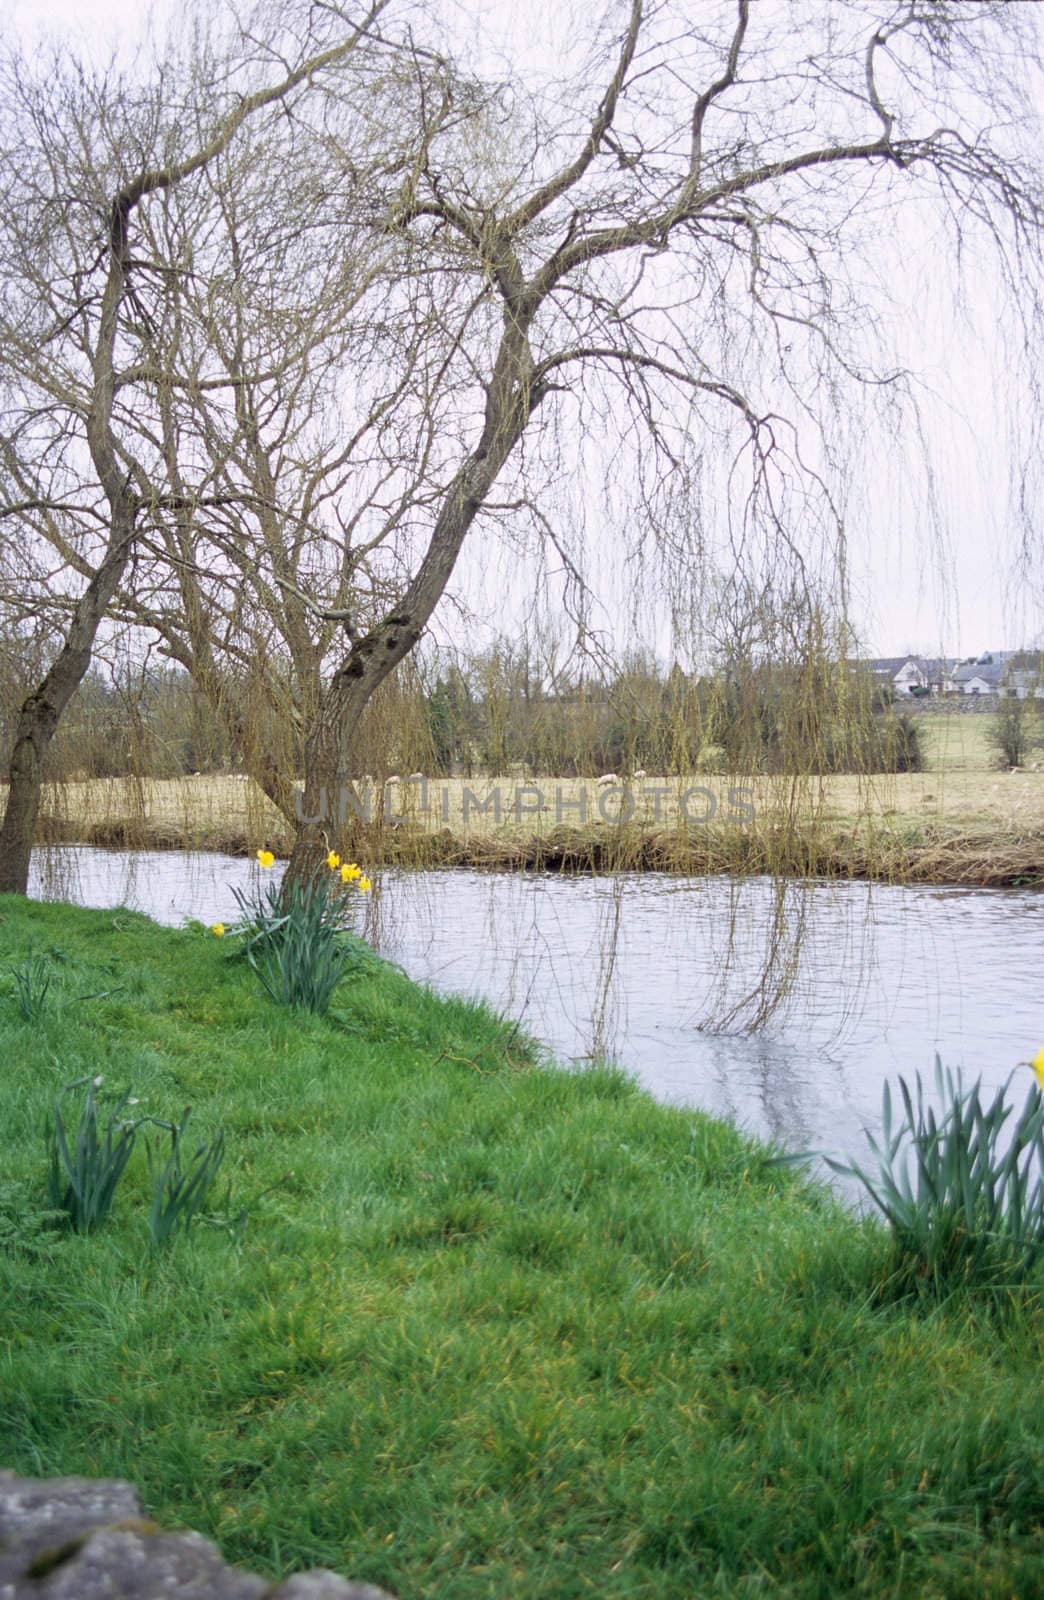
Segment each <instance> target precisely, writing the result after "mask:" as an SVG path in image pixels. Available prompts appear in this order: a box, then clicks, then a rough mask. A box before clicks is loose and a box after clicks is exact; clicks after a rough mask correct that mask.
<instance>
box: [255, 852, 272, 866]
mask: <svg viewBox="0 0 1044 1600" xmlns="http://www.w3.org/2000/svg"><path fill="white" fill-rule="evenodd" d="M257 859H258V860H259V861H260V863H261V865H262V866H263V867H273V866H275V856H274V855H273V854H272V852H271V850H259V851H258V852H257Z"/></svg>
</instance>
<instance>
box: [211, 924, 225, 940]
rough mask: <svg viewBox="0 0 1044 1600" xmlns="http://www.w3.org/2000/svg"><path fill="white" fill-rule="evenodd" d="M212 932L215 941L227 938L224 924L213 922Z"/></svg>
mask: <svg viewBox="0 0 1044 1600" xmlns="http://www.w3.org/2000/svg"><path fill="white" fill-rule="evenodd" d="M210 931H211V933H212V934H213V935H214V938H215V939H223V938H224V937H225V924H224V923H223V922H212V923H211V924H210Z"/></svg>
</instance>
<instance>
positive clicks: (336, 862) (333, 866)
mask: <svg viewBox="0 0 1044 1600" xmlns="http://www.w3.org/2000/svg"><path fill="white" fill-rule="evenodd" d="M326 865H327V866H328V867H329V868H330V871H331V872H336V871H337V868H338V867H339V866H340V865H341V858H340V856H339V855H338V854H337V852H336V850H331V851H330V854H329V855H328V856H327V858H326Z"/></svg>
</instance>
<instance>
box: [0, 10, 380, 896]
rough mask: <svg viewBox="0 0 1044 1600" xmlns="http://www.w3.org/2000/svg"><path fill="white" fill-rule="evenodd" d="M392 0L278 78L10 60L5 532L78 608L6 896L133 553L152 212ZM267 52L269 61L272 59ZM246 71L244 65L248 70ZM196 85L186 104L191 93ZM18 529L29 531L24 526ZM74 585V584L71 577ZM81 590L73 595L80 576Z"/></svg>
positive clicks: (9, 842) (40, 725) (32, 708)
mask: <svg viewBox="0 0 1044 1600" xmlns="http://www.w3.org/2000/svg"><path fill="white" fill-rule="evenodd" d="M385 4H386V0H374V3H373V4H372V6H371V8H370V10H369V12H368V13H367V14H366V15H365V16H364V17H363V19H362V20H361V22H359V23H358V24H357V25H356V26H353V27H349V26H348V25H347V24H345V25H344V26H343V27H342V29H341V37H340V38H339V39H338V41H337V42H336V43H335V44H334V45H332V46H329V47H327V48H326V49H322V50H316V49H315V41H314V40H313V39H308V40H306V42H305V45H304V47H302V45H301V44H300V42H296V47H295V48H294V53H295V55H296V58H297V59H296V61H294V62H293V63H292V64H291V65H289V66H287V64H286V62H285V60H283V61H282V62H281V65H282V68H283V70H282V71H281V72H280V73H279V75H278V78H277V79H276V81H275V82H273V83H270V84H268V85H265V86H263V87H260V88H259V87H256V86H252V85H251V83H250V81H249V80H250V78H251V76H253V77H254V78H255V80H256V77H257V75H258V67H259V65H261V63H260V62H259V60H258V56H259V55H260V56H261V57H262V59H263V68H262V70H265V69H267V71H269V72H271V71H272V67H273V63H274V62H278V61H280V52H281V51H282V50H285V49H286V48H287V46H288V45H290V46H292V47H293V46H294V41H291V40H290V39H288V36H287V34H286V32H285V30H284V31H283V32H282V34H281V36H280V37H279V41H278V42H279V46H280V49H279V50H278V51H277V50H275V49H272V48H270V49H269V50H267V51H265V50H261V51H258V49H257V47H256V42H255V45H254V48H253V49H252V50H250V51H241V53H240V56H239V59H238V61H236V62H234V63H233V64H232V70H230V68H229V63H228V62H227V60H225V59H221V58H218V59H211V60H207V59H205V57H204V56H203V55H201V54H199V53H197V54H196V56H195V58H194V61H193V67H194V69H195V77H194V78H193V79H191V80H190V81H187V82H186V78H187V74H186V72H185V70H184V66H182V68H181V71H180V72H178V71H177V70H175V69H172V68H171V67H170V66H169V65H168V66H167V67H166V68H164V69H161V70H160V71H159V73H158V76H157V79H156V82H155V83H154V84H152V85H150V86H149V87H148V88H147V89H146V90H145V91H144V92H142V91H139V90H137V89H136V88H135V87H134V86H133V85H132V84H131V83H121V82H119V81H118V80H117V79H116V78H115V77H114V76H110V77H109V78H108V79H101V80H95V79H93V78H91V77H89V76H88V75H86V74H85V73H83V72H81V71H79V70H78V69H76V68H75V67H74V66H73V65H71V64H70V63H69V62H63V61H61V60H58V61H55V62H52V63H49V64H48V67H47V70H46V72H44V73H41V74H40V75H39V76H38V77H36V78H35V79H34V77H33V75H32V73H31V72H30V71H29V69H28V67H27V65H26V63H25V62H24V61H21V60H19V59H12V60H10V61H8V63H7V64H6V69H5V72H4V81H3V94H4V100H5V102H6V104H5V106H4V111H5V124H6V125H7V126H8V127H9V128H10V129H11V130H12V131H11V134H10V136H9V142H8V144H7V147H6V148H5V150H4V158H5V159H4V168H5V172H6V174H7V184H6V187H7V192H6V193H5V194H4V196H3V202H2V207H0V209H2V210H3V212H4V217H5V221H4V226H3V237H2V242H0V250H2V253H3V257H4V268H5V276H6V278H7V285H8V287H7V290H6V292H5V296H4V305H3V326H2V330H0V338H2V340H3V345H4V354H3V370H2V380H3V384H4V390H5V401H6V404H5V420H4V429H3V434H2V436H0V473H2V483H3V491H4V501H5V503H4V504H3V505H2V507H0V513H2V516H3V519H4V523H5V524H6V525H7V529H8V531H7V533H6V535H5V537H6V538H7V539H11V538H12V537H14V538H15V539H16V541H17V542H19V543H24V542H25V541H26V540H27V538H31V537H32V535H33V534H36V535H37V536H38V539H39V541H40V542H42V544H43V545H44V546H45V547H46V546H50V547H51V548H52V549H53V550H55V551H57V553H58V555H59V557H60V559H61V562H62V567H61V569H60V571H59V572H58V573H52V574H50V575H48V574H46V573H45V574H44V585H45V587H47V586H48V585H49V584H50V583H53V582H55V581H57V584H58V586H59V588H60V589H61V590H63V591H64V593H63V594H62V598H63V599H64V603H65V610H66V613H67V616H66V621H65V623H64V630H63V631H64V637H63V639H62V642H61V646H60V648H59V649H58V651H57V653H56V655H55V656H54V659H53V661H52V662H51V665H50V667H49V669H48V670H47V672H46V673H45V675H44V677H43V678H42V679H41V680H40V682H39V683H38V684H37V686H36V688H35V689H34V690H33V691H32V693H31V694H30V695H29V696H28V697H27V698H26V700H25V703H24V705H23V706H22V709H21V714H20V716H19V719H18V726H17V729H16V731H15V738H14V746H13V751H12V755H11V763H10V784H9V789H8V796H7V805H6V809H5V813H4V820H3V825H2V827H0V891H9V892H16V893H25V890H26V885H27V882H28V873H29V857H30V851H31V848H32V843H33V837H34V832H35V826H36V819H37V815H38V811H39V804H40V793H41V783H42V775H43V763H44V759H45V757H46V753H47V749H48V747H49V745H50V743H51V740H52V739H53V737H54V733H55V730H56V728H57V726H58V722H59V720H60V718H61V716H62V713H63V711H64V710H65V708H66V706H67V705H68V703H69V700H70V699H71V697H72V695H73V694H74V692H75V690H76V689H77V687H78V686H79V684H80V682H81V681H82V679H83V676H84V674H85V672H86V671H87V668H88V666H89V664H90V659H91V652H92V649H93V646H94V641H95V637H96V635H97V632H98V628H99V626H100V624H101V622H102V619H103V618H104V616H105V614H106V612H107V611H108V609H109V606H110V604H111V602H112V599H113V596H114V594H115V592H116V590H117V588H118V586H119V584H120V582H121V580H122V578H123V576H124V573H125V572H126V570H127V567H128V563H129V562H130V561H131V558H132V552H133V548H134V543H135V537H136V527H137V523H138V520H139V517H140V513H141V509H142V495H141V488H142V485H143V484H144V483H146V482H147V481H148V468H147V465H146V464H144V463H143V462H142V461H141V460H140V459H139V458H138V457H137V455H136V454H135V452H134V445H136V444H138V443H139V442H140V439H141V434H140V431H138V432H137V436H136V438H134V440H133V442H131V440H130V438H129V437H128V435H129V434H130V433H131V432H132V431H133V430H128V429H124V428H122V427H121V421H122V418H121V411H123V412H124V413H126V410H127V408H128V406H129V407H130V408H131V409H133V398H132V397H130V396H128V395H127V394H126V393H125V392H123V391H125V390H126V388H127V385H126V382H125V379H124V376H123V371H122V367H123V364H124V363H125V362H128V361H130V362H131V363H134V364H137V365H139V366H141V365H145V366H147V365H148V362H149V352H150V348H151V344H152V313H151V310H150V307H151V305H152V304H153V303H154V301H155V299H156V297H157V295H158V297H159V299H160V300H162V298H163V283H164V277H165V274H166V273H167V271H168V270H169V269H168V267H167V265H166V264H165V263H163V262H161V261H158V260H156V259H155V257H152V256H150V255H149V253H148V252H147V250H146V251H145V252H144V253H142V252H141V250H140V246H139V241H138V237H137V235H136V223H137V222H138V218H139V214H140V213H141V211H142V210H143V209H146V208H147V206H148V203H149V202H150V201H156V202H158V203H160V204H162V203H163V201H164V200H165V198H166V197H169V196H170V195H171V193H173V192H175V191H177V189H178V188H179V187H180V186H181V185H183V184H185V183H187V182H189V181H190V180H196V182H205V181H206V175H207V171H208V169H209V167H210V166H211V165H212V163H213V162H215V161H216V160H218V159H219V158H220V157H221V156H222V155H223V154H224V153H225V151H226V150H228V148H229V146H230V145H231V144H232V143H233V141H234V140H235V138H236V136H237V135H238V134H239V132H240V130H241V129H242V128H243V127H244V126H245V124H247V122H248V121H249V120H251V119H253V118H256V117H258V116H260V115H261V114H262V113H264V112H266V111H267V112H268V113H269V114H270V115H271V113H272V111H273V110H274V109H276V108H278V110H279V111H283V112H289V111H290V109H291V107H292V105H293V102H294V98H295V92H305V91H307V89H308V87H309V85H310V83H311V82H312V81H313V80H314V78H315V76H316V75H317V74H320V73H321V72H322V71H323V70H324V69H327V68H330V67H333V66H335V65H336V64H337V63H339V62H340V61H342V60H343V59H344V58H345V56H346V55H347V54H349V53H350V52H351V51H352V49H353V48H354V47H355V46H356V45H357V43H358V42H359V39H360V38H361V37H362V36H363V35H364V33H365V32H366V31H367V30H368V29H369V28H370V27H372V25H373V23H374V22H375V20H376V18H377V17H378V16H379V14H380V12H381V11H382V10H383V9H384V6H385ZM266 57H267V59H264V58H266ZM235 67H238V68H239V71H238V72H236V71H235V70H234V69H235ZM186 96H187V102H186ZM15 524H17V527H18V532H17V534H16V535H13V536H12V534H11V532H10V529H11V527H12V526H13V525H15ZM70 578H71V579H72V580H73V582H72V584H71V585H69V587H68V588H67V589H66V584H67V583H68V580H69V579H70ZM77 578H78V579H79V580H80V582H81V584H82V587H80V588H79V590H78V591H77V589H76V587H75V580H76V579H77Z"/></svg>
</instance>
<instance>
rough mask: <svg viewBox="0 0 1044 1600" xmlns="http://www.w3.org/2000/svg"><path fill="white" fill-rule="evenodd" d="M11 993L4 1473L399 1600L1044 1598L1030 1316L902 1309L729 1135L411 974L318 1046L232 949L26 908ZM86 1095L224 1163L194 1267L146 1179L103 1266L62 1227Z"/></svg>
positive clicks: (1, 1295) (0, 1041)
mask: <svg viewBox="0 0 1044 1600" xmlns="http://www.w3.org/2000/svg"><path fill="white" fill-rule="evenodd" d="M30 942H31V943H32V946H33V948H34V949H35V950H36V951H37V953H38V954H40V955H41V956H42V957H43V958H44V959H45V960H46V961H47V962H48V963H49V964H50V967H51V969H52V975H53V984H52V988H51V990H50V991H49V993H48V997H47V1003H46V1006H45V1008H44V1012H43V1015H42V1017H41V1018H40V1020H39V1021H37V1022H35V1023H30V1022H25V1021H23V1020H22V1019H21V1017H20V1016H19V1013H18V1010H17V1007H16V1005H15V1000H14V983H13V979H12V977H11V975H10V968H11V966H12V965H13V964H16V963H19V962H22V961H23V960H24V958H25V956H26V953H27V951H28V949H29V946H30ZM226 943H227V941H226ZM0 973H2V976H0V1050H2V1052H3V1058H4V1061H5V1063H6V1067H5V1071H4V1073H3V1075H2V1077H0V1141H2V1154H0V1162H2V1164H0V1173H2V1175H3V1176H2V1178H0V1305H2V1307H3V1310H2V1321H0V1329H2V1338H0V1430H2V1439H3V1448H2V1452H0V1459H2V1460H3V1463H4V1465H5V1466H7V1467H12V1468H15V1469H16V1470H19V1471H21V1472H23V1473H26V1474H32V1475H37V1474H40V1475H55V1474H66V1473H86V1474H91V1475H101V1476H117V1477H128V1478H130V1479H132V1480H133V1481H134V1482H136V1483H137V1484H138V1485H139V1487H140V1489H141V1490H142V1493H143V1497H144V1499H145V1502H146V1505H147V1508H148V1510H149V1513H150V1514H151V1515H154V1516H155V1517H156V1518H157V1519H158V1520H159V1521H161V1522H163V1523H165V1524H167V1525H171V1524H184V1525H188V1526H192V1527H195V1528H197V1529H199V1530H200V1531H201V1532H203V1533H204V1534H206V1535H208V1536H209V1537H211V1538H214V1539H216V1540H217V1541H218V1542H219V1544H220V1545H221V1548H222V1550H223V1552H224V1553H225V1555H226V1556H227V1557H228V1558H229V1559H230V1560H234V1561H241V1562H243V1563H244V1564H248V1565H251V1566H253V1567H255V1568H259V1569H261V1570H263V1571H266V1572H271V1573H272V1574H273V1575H283V1574H285V1573H287V1572H289V1571H294V1570H297V1569H301V1568H306V1567H310V1566H314V1565H324V1566H330V1567H333V1568H335V1569H337V1570H339V1571H341V1572H344V1573H347V1574H350V1575H352V1576H354V1577H356V1578H359V1579H367V1580H369V1581H371V1582H373V1583H378V1584H381V1585H382V1586H384V1587H386V1588H387V1589H389V1590H390V1591H391V1592H392V1593H394V1594H396V1595H397V1596H399V1597H400V1600H422V1597H434V1596H438V1597H439V1600H502V1597H504V1596H506V1595H511V1596H512V1597H514V1600H537V1597H544V1596H550V1595H553V1596H555V1597H556V1600H573V1597H577V1600H579V1597H582V1596H598V1597H605V1600H624V1597H628V1600H632V1597H633V1600H639V1597H641V1600H692V1597H693V1596H694V1595H722V1596H730V1597H733V1596H735V1597H753V1596H761V1595H765V1594H772V1595H777V1596H780V1597H783V1600H839V1597H853V1600H855V1597H859V1600H878V1597H880V1596H882V1595H888V1596H890V1597H892V1600H906V1597H909V1600H914V1597H918V1600H925V1597H927V1600H944V1597H945V1600H962V1597H965V1600H990V1597H992V1600H1008V1597H1011V1596H1018V1597H1022V1596H1025V1597H1027V1600H1028V1597H1029V1596H1030V1595H1036V1594H1038V1593H1039V1582H1040V1576H1041V1563H1042V1544H1041V1529H1042V1520H1044V1443H1042V1435H1041V1431H1040V1417H1041V1410H1042V1402H1044V1392H1042V1378H1041V1373H1042V1364H1041V1356H1042V1353H1044V1352H1042V1324H1041V1314H1040V1309H1039V1299H1038V1300H1034V1298H1033V1297H1032V1295H1030V1296H1029V1297H1026V1296H1024V1295H1023V1296H1019V1297H1010V1296H1009V1295H1008V1294H1006V1293H1005V1294H1004V1295H1002V1296H1001V1297H1000V1299H999V1300H998V1299H986V1300H982V1299H980V1298H978V1297H977V1296H976V1295H975V1294H974V1293H972V1292H970V1291H968V1292H965V1291H960V1292H955V1293H954V1294H952V1296H951V1297H950V1298H948V1299H945V1300H943V1301H941V1302H940V1301H938V1300H930V1299H921V1298H920V1297H918V1296H916V1295H915V1296H914V1297H913V1298H905V1299H904V1298H900V1297H899V1296H898V1294H897V1293H896V1292H895V1289H894V1285H893V1284H892V1280H891V1278H890V1274H891V1271H892V1254H891V1246H890V1243H889V1240H888V1237H887V1235H886V1234H885V1232H884V1230H883V1229H882V1228H881V1227H879V1226H877V1225H875V1224H872V1223H870V1222H867V1221H861V1220H859V1219H858V1218H856V1217H854V1216H852V1215H850V1214H848V1213H847V1212H845V1211H843V1210H842V1209H841V1208H840V1207H839V1206H838V1204H837V1203H836V1202H835V1201H834V1200H833V1199H832V1198H831V1197H830V1196H829V1195H828V1194H827V1193H826V1192H825V1191H823V1190H820V1189H817V1188H810V1187H805V1186H803V1185H802V1184H801V1183H800V1182H799V1181H798V1180H797V1179H796V1178H795V1177H794V1176H793V1174H792V1172H791V1171H790V1169H786V1168H780V1167H778V1166H772V1165H770V1164H768V1161H767V1155H768V1152H766V1151H765V1150H763V1149H761V1148H759V1147H758V1146H756V1145H753V1144H751V1143H749V1142H747V1141H745V1140H744V1139H743V1138H741V1137H740V1136H739V1135H738V1134H737V1133H736V1132H735V1131H733V1130H732V1129H730V1128H729V1127H728V1126H726V1125H725V1124H722V1123H718V1122H715V1121H713V1120H711V1119H709V1118H707V1117H706V1116H704V1115H702V1114H700V1113H698V1112H694V1111H683V1110H678V1109H670V1108H666V1107H661V1106H658V1105H656V1104H655V1103H654V1102H653V1101H652V1100H651V1099H650V1098H649V1097H648V1096H647V1095H646V1094H645V1093H643V1092H641V1091H639V1090H638V1089H637V1088H635V1087H634V1086H633V1085H632V1084H631V1083H630V1082H628V1081H627V1080H626V1079H624V1078H623V1077H621V1076H619V1075H617V1074H615V1073H612V1072H608V1071H604V1070H592V1071H589V1072H584V1073H578V1074H567V1073H565V1072H563V1071H559V1070H556V1069H554V1068H553V1067H551V1066H549V1065H546V1064H542V1063H540V1062H539V1060H538V1059H537V1057H536V1055H535V1052H534V1050H533V1048H532V1047H531V1046H529V1045H528V1044H527V1042H526V1041H525V1040H524V1039H523V1038H520V1037H519V1035H518V1033H517V1030H516V1029H515V1027H514V1026H512V1025H509V1024H508V1023H506V1022H504V1021H503V1020H501V1019H499V1018H497V1017H496V1016H494V1015H492V1014H491V1013H490V1012H488V1011H486V1010H483V1009H481V1008H479V1007H475V1006H472V1005H468V1004H465V1003H463V1002H459V1001H454V1000H452V999H441V998H437V997H435V996H433V995H432V994H430V993H428V992H426V991H423V990H420V989H418V988H416V987H415V986H413V985H411V984H410V983H409V982H408V981H407V980H406V979H405V978H403V977H402V976H401V975H400V974H398V973H397V972H396V971H393V970H391V969H388V968H384V967H377V968H375V969H373V970H369V971H362V972H360V973H358V974H357V975H356V976H355V977H353V978H351V979H349V980H347V981H345V983H344V985H343V987H342V989H341V990H340V991H339V993H338V996H337V997H336V1000H335V1006H334V1009H333V1011H332V1013H331V1015H330V1017H329V1019H327V1020H325V1021H323V1020H316V1019H310V1018H307V1017H302V1016H301V1015H299V1014H294V1013H290V1012H287V1011H284V1010H281V1009H280V1008H278V1007H276V1006H275V1005H273V1004H272V1002H270V1001H269V1000H268V999H267V997H266V996H265V995H264V994H263V993H262V991H261V989H260V986H259V985H258V984H257V982H256V980H255V978H254V976H253V974H252V973H251V972H250V971H249V969H248V968H247V967H246V966H245V964H243V963H242V962H241V961H237V960H234V959H230V958H229V955H228V953H227V951H226V948H225V944H223V943H221V942H219V941H218V940H216V939H214V938H211V937H210V936H209V935H208V934H206V933H205V932H204V930H202V929H196V930H192V929H189V930H185V931H171V930H167V929H160V928H158V927H156V926H155V925H153V924H151V923H149V922H148V921H147V920H146V919H145V918H143V917H139V916H136V915H134V914H132V913H128V912H124V911H120V912H118V913H113V912H91V911H84V910H78V909H74V908H71V907H66V906H60V905H53V904H52V905H34V904H31V903H28V902H25V901H22V900H18V899H15V898H7V899H6V900H0ZM93 1074H99V1075H102V1076H103V1078H104V1084H103V1088H102V1091H101V1092H102V1093H103V1094H104V1093H108V1092H109V1091H110V1090H111V1091H114V1092H115V1091H118V1090H121V1089H123V1088H124V1087H128V1088H129V1089H130V1090H131V1092H132V1093H133V1094H134V1095H135V1096H137V1097H139V1099H140V1102H141V1103H140V1107H139V1108H138V1109H137V1110H136V1112H135V1114H136V1115H140V1114H144V1113H149V1114H151V1115H153V1116H157V1117H160V1118H169V1117H171V1116H172V1115H179V1114H180V1112H181V1110H182V1108H183V1107H184V1106H186V1105H191V1106H192V1107H193V1118H194V1119H195V1120H196V1123H197V1126H198V1129H199V1133H200V1135H201V1136H202V1135H203V1133H204V1132H208V1133H209V1132H211V1131H213V1130H214V1129H216V1128H217V1127H218V1126H223V1127H224V1129H225V1130H226V1133H227V1139H228V1155H227V1159H226V1167H225V1171H224V1172H223V1174H222V1184H223V1182H224V1179H225V1177H226V1176H227V1179H228V1181H229V1183H230V1184H231V1192H230V1194H229V1195H227V1196H226V1195H225V1194H224V1192H222V1193H221V1194H220V1195H219V1198H218V1200H217V1201H216V1203H215V1204H214V1206H213V1208H212V1212H211V1215H210V1219H209V1220H208V1221H203V1222H201V1223H197V1224H196V1226H195V1227H194V1229H193V1230H192V1231H191V1232H190V1233H189V1234H188V1235H186V1236H181V1237H178V1238H176V1239H175V1240H174V1241H172V1242H171V1243H170V1244H168V1245H167V1246H166V1247H165V1248H157V1247H154V1246H153V1245H151V1244H150V1241H149V1234H148V1228H147V1210H148V1194H149V1190H148V1172H147V1168H146V1164H145V1162H144V1159H143V1158H142V1153H141V1151H140V1150H139V1151H137V1152H136V1153H135V1155H134V1156H133V1157H132V1160H131V1164H130V1166H129V1168H128V1171H127V1175H126V1177H125V1179H124V1180H123V1185H122V1186H121V1188H120V1189H119V1191H118V1192H117V1197H116V1204H115V1207H114V1210H113V1214H112V1216H111V1218H110V1219H109V1220H108V1221H107V1222H106V1223H105V1224H104V1225H103V1226H102V1227H100V1228H99V1229H98V1230H97V1231H96V1232H94V1233H89V1234H79V1235H77V1234H71V1233H68V1232H62V1231H57V1232H56V1231H54V1229H53V1224H52V1223H51V1222H50V1221H49V1219H48V1217H47V1216H46V1215H45V1214H42V1213H43V1209H44V1207H45V1205H46V1200H45V1197H44V1177H45V1171H46V1149H45V1141H44V1138H43V1127H44V1122H45V1118H46V1115H47V1113H48V1109H49V1107H50V1106H51V1104H52V1103H53V1100H54V1096H55V1094H56V1093H57V1091H58V1090H59V1089H60V1087H61V1086H62V1084H63V1083H65V1082H67V1081H68V1080H70V1079H72V1078H78V1077H82V1076H87V1075H93ZM220 1187H221V1185H219V1188H220ZM243 1206H245V1207H246V1210H247V1221H246V1227H245V1231H242V1232H240V1231H239V1230H237V1229H236V1228H234V1227H233V1228H231V1229H230V1227H229V1226H228V1225H227V1224H228V1223H229V1222H230V1221H232V1220H234V1219H235V1218H236V1217H237V1216H238V1213H239V1209H240V1208H241V1207H243ZM214 1213H216V1214H214Z"/></svg>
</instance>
